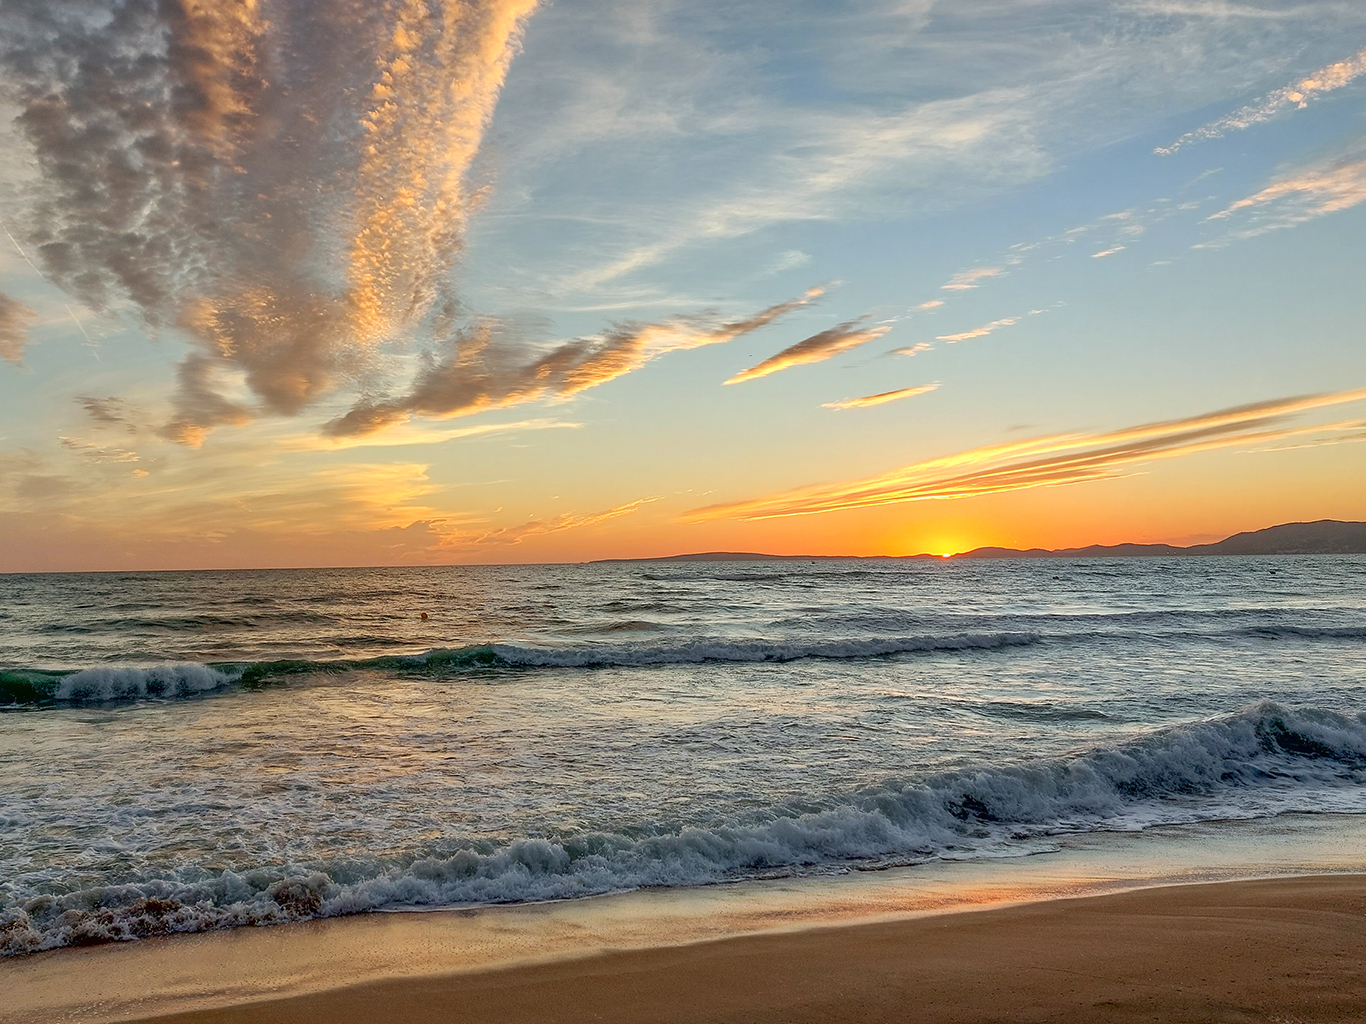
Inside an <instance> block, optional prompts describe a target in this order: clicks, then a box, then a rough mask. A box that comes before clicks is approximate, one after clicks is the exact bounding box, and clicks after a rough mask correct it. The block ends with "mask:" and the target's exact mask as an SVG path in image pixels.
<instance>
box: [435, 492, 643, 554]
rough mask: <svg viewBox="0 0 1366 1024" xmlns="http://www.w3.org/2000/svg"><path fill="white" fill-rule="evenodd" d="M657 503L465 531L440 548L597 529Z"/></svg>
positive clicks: (636, 503)
mask: <svg viewBox="0 0 1366 1024" xmlns="http://www.w3.org/2000/svg"><path fill="white" fill-rule="evenodd" d="M658 500H659V499H658V498H657V497H652V498H638V499H636V500H635V501H628V502H627V503H626V504H624V505H617V506H616V507H615V508H609V509H604V510H603V511H601V512H588V513H583V514H580V513H575V512H566V513H564V514H562V515H558V516H552V517H550V518H548V519H532V520H530V521H529V522H525V523H519V524H517V525H516V526H504V527H499V528H496V529H492V530H487V531H485V532H483V533H479V532H468V531H466V532H463V533H455V534H452V535H450V536H449V537H447V538H445V539H444V540H443V541H442V545H441V546H442V547H444V548H452V547H469V546H473V545H488V544H519V543H521V542H522V541H523V540H525V539H526V538H528V537H539V536H542V535H544V534H548V533H562V532H563V531H565V530H578V529H582V528H584V527H587V526H597V525H598V524H599V523H605V522H608V521H609V520H612V519H620V518H621V517H622V516H628V515H631V514H632V513H633V512H637V511H639V510H640V507H641V506H642V505H648V504H650V503H651V502H653V501H658Z"/></svg>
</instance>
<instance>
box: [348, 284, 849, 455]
mask: <svg viewBox="0 0 1366 1024" xmlns="http://www.w3.org/2000/svg"><path fill="white" fill-rule="evenodd" d="M822 294H824V292H823V289H820V288H810V289H808V290H807V291H806V293H805V294H804V295H802V296H801V297H800V298H796V299H791V300H789V301H787V302H780V303H778V304H777V305H774V306H770V307H768V308H767V309H764V310H761V311H759V312H758V313H755V314H753V315H752V316H748V317H745V318H743V319H740V320H730V321H723V322H719V323H718V322H716V321H715V320H714V319H712V318H701V317H679V318H676V319H674V320H668V321H664V322H662V323H647V324H641V323H625V324H617V325H616V326H614V327H613V328H611V329H610V330H608V331H606V332H604V333H602V334H598V335H593V336H591V337H587V338H574V339H572V340H570V341H565V342H560V343H558V344H556V345H555V346H553V347H551V348H550V349H549V350H547V351H544V352H542V353H541V354H540V355H537V356H535V357H534V358H532V359H529V360H527V359H524V358H522V357H521V354H520V352H518V351H516V349H515V347H514V346H511V345H506V344H498V338H497V334H496V332H497V327H498V325H496V324H495V323H493V322H491V321H486V322H483V323H480V324H477V325H476V326H475V327H474V328H472V329H470V330H466V331H462V332H458V333H457V336H456V339H455V345H454V349H455V350H454V352H453V353H452V354H451V355H449V356H447V357H446V358H444V359H440V360H438V359H435V358H429V359H428V361H427V363H426V365H424V366H423V368H422V369H421V370H420V371H419V372H418V374H417V377H416V379H415V380H414V381H413V384H412V387H411V389H410V390H409V391H408V393H407V394H405V395H402V396H401V397H399V398H394V399H384V400H375V401H370V402H362V403H360V404H358V405H356V406H355V408H353V409H352V410H351V411H350V412H348V413H347V414H346V415H344V416H341V417H339V418H337V419H335V420H332V421H331V422H330V423H328V424H327V426H326V427H325V428H324V433H325V434H327V435H328V436H331V437H351V436H358V435H363V434H369V433H372V432H374V431H376V430H379V429H381V428H383V427H386V426H389V425H390V424H393V423H398V422H401V421H403V420H405V419H407V418H408V417H409V416H411V415H414V414H417V415H422V416H433V417H448V416H462V415H466V414H468V413H473V412H479V411H480V410H483V409H494V408H502V407H505V406H510V405H517V404H519V403H522V402H530V401H534V400H536V399H539V398H545V397H552V398H567V397H569V396H571V395H576V394H578V393H579V392H581V391H585V390H587V389H588V388H592V387H596V386H597V385H599V384H605V383H607V382H608V381H610V380H615V379H616V378H617V377H620V376H622V375H623V374H626V373H630V372H631V371H632V370H636V369H639V368H640V367H641V366H644V365H645V364H646V363H647V362H649V361H650V360H651V359H654V358H656V357H658V356H661V355H664V354H665V353H667V352H675V351H678V350H681V349H692V348H700V347H702V346H704V345H716V344H721V343H723V342H727V341H730V340H732V339H733V338H738V337H740V336H741V335H742V334H748V333H749V332H751V331H756V330H758V329H759V328H760V327H764V326H767V325H768V324H770V323H772V322H773V321H774V320H777V319H778V318H779V317H781V316H784V315H786V314H787V313H790V312H792V311H793V310H796V309H800V308H801V307H803V306H806V305H808V304H810V303H812V302H814V301H815V300H816V299H817V298H819V297H820V296H821V295H822Z"/></svg>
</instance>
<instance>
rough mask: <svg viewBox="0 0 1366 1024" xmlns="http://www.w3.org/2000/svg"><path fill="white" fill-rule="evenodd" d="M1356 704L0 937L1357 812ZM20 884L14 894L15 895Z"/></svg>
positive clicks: (192, 925) (728, 874) (115, 889)
mask: <svg viewBox="0 0 1366 1024" xmlns="http://www.w3.org/2000/svg"><path fill="white" fill-rule="evenodd" d="M1363 783H1366V714H1359V715H1355V716H1351V715H1342V714H1337V713H1334V712H1331V711H1326V710H1318V709H1314V708H1301V709H1294V710H1292V709H1289V708H1286V707H1282V706H1280V705H1277V704H1273V703H1269V702H1265V703H1262V704H1259V705H1257V706H1255V707H1253V708H1250V709H1248V710H1247V711H1245V712H1243V713H1241V714H1238V715H1234V716H1230V717H1222V718H1218V719H1213V720H1209V721H1203V722H1199V723H1196V724H1192V725H1187V726H1181V727H1176V728H1170V729H1164V730H1160V731H1156V732H1153V733H1151V734H1149V735H1146V736H1144V737H1141V738H1139V739H1137V740H1135V741H1133V742H1129V743H1126V744H1122V745H1119V746H1114V747H1102V748H1098V749H1093V750H1091V751H1088V752H1086V753H1083V754H1079V755H1076V756H1074V757H1070V758H1056V759H1049V760H1042V761H1036V762H1030V763H1024V764H1020V765H1016V766H1010V767H989V766H985V765H983V766H980V767H978V768H975V769H972V770H967V771H959V772H950V773H940V774H938V775H932V776H929V777H926V778H923V779H920V780H911V781H907V782H902V783H897V782H889V783H887V784H884V785H882V786H879V787H874V788H867V789H861V790H858V791H855V792H851V793H847V794H845V795H844V796H842V797H837V798H832V799H827V800H825V801H823V802H822V801H817V806H815V807H814V809H810V810H806V811H804V812H800V813H799V812H795V811H788V810H785V809H784V808H783V807H778V806H774V807H770V808H769V809H768V810H767V811H766V812H763V813H761V814H757V815H756V814H754V813H752V812H751V813H749V814H748V815H747V816H746V817H745V818H743V819H738V818H737V819H736V820H734V821H733V822H732V823H731V824H727V825H722V826H719V827H715V828H683V829H680V830H678V831H676V832H672V833H661V834H655V835H644V836H639V837H635V838H632V837H630V836H627V835H624V834H620V833H585V834H571V835H565V836H560V837H555V838H550V837H525V838H521V839H517V840H514V841H512V842H509V843H506V844H503V845H495V844H491V843H487V842H476V841H469V842H468V843H467V844H466V845H465V846H464V848H461V849H458V850H455V851H454V852H450V851H449V850H448V851H447V852H445V853H444V854H442V855H439V856H438V855H430V856H414V857H411V858H404V859H401V860H398V861H391V862H380V861H375V862H372V863H369V864H360V863H357V862H355V861H350V862H347V863H345V864H337V865H331V866H329V865H327V864H324V863H321V862H319V863H313V864H282V865H275V866H261V867H259V868H256V869H253V870H250V871H222V872H219V873H217V874H209V875H206V874H205V873H204V872H202V871H193V870H186V871H184V872H180V873H174V872H173V873H171V874H167V875H163V876H160V877H148V878H142V879H137V880H131V881H128V882H125V883H122V884H118V885H106V886H95V887H91V888H87V889H83V890H79V891H75V892H69V893H65V894H62V895H31V896H28V897H23V896H19V898H10V899H7V900H6V904H7V905H6V906H4V907H3V908H0V952H3V953H5V954H10V955H12V954H18V953H25V952H31V951H35V950H40V949H49V948H54V947H58V946H64V945H71V944H76V943H89V942H98V941H118V940H127V939H134V938H140V937H145V936H149V935H160V934H168V933H171V932H184V931H199V930H204V929H210V928H224V927H234V926H238V925H244V924H271V923H278V922H283V921H290V920H300V919H304V918H309V917H329V916H335V915H340V914H349V913H358V912H363V911H370V910H377V909H392V908H401V907H448V906H460V905H470V904H491V903H507V902H518V901H527V900H546V899H565V898H571V897H580V896H588V895H594V894H601V893H608V892H616V891H622V890H627V889H633V888H638V887H642V886H689V885H701V884H708V883H713V882H720V881H727V880H734V879H742V878H750V877H756V876H771V875H780V874H792V873H801V872H810V871H817V872H820V871H826V872H828V871H841V870H848V869H849V868H851V867H864V866H887V865H892V864H910V863H916V862H921V861H926V860H931V859H935V858H956V859H961V858H980V857H1004V856H1013V855H1023V854H1027V853H1033V852H1038V851H1040V850H1044V849H1048V848H1050V847H1051V846H1052V844H1053V843H1054V842H1055V841H1056V837H1057V836H1058V835H1060V834H1065V833H1077V832H1085V831H1090V830H1095V829H1104V830H1117V829H1126V830H1136V829H1144V828H1149V827H1152V826H1155V825H1163V824H1174V823H1186V822H1197V821H1208V820H1220V819H1232V818H1253V817H1263V816H1269V815H1274V814H1280V813H1286V812H1326V811H1334V812H1351V813H1362V812H1366V785H1363ZM15 895H18V894H15Z"/></svg>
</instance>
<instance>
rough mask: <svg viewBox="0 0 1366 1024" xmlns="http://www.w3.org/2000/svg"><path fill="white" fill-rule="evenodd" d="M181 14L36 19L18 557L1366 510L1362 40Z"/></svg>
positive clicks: (18, 302) (1006, 531) (1019, 528)
mask: <svg viewBox="0 0 1366 1024" xmlns="http://www.w3.org/2000/svg"><path fill="white" fill-rule="evenodd" d="M175 10H176V8H175V5H171V6H169V7H163V8H159V9H158V8H155V7H154V6H151V5H149V6H146V7H145V8H144V7H142V6H140V5H139V4H136V3H110V2H74V3H68V4H57V5H52V4H36V3H35V4H30V3H27V2H16V3H13V4H10V5H7V8H6V10H5V12H4V13H3V14H0V22H3V25H0V27H3V28H4V29H6V31H5V32H4V33H3V35H4V37H5V38H6V40H9V41H10V42H8V43H7V49H6V51H5V54H4V59H3V64H0V83H3V91H0V120H3V123H4V126H3V129H2V130H3V131H4V132H5V133H6V136H5V139H4V142H3V145H0V154H2V155H0V217H3V219H4V222H5V227H6V230H7V232H8V233H9V235H10V236H11V237H10V238H0V243H4V245H5V246H7V248H6V249H5V251H4V254H3V256H0V293H3V295H4V296H5V298H4V299H2V300H0V356H3V357H4V358H3V359H0V520H3V523H4V526H5V530H4V532H5V534H6V535H7V538H6V539H5V540H0V569H3V568H12V569H42V568H84V567H91V568H95V567H138V566H147V567H169V566H201V565H258V564H373V563H382V562H395V561H397V562H404V561H435V562H448V561H537V560H543V559H544V560H551V559H564V558H569V559H574V558H583V557H598V556H604V555H622V554H662V553H669V552H671V551H676V550H684V549H689V550H696V549H705V548H716V547H722V548H744V549H751V550H752V549H763V550H788V551H813V552H816V551H819V552H853V553H891V554H900V553H909V552H914V551H924V550H929V551H939V550H952V549H959V548H961V547H968V546H972V545H974V544H979V543H1007V544H1019V545H1032V544H1046V545H1056V544H1071V543H1087V542H1091V541H1118V540H1126V539H1140V540H1174V541H1178V542H1182V541H1190V540H1195V539H1208V538H1210V537H1212V536H1222V535H1224V534H1225V533H1229V532H1234V531H1235V530H1238V529H1249V528H1257V527H1259V526H1265V525H1270V524H1271V523H1272V522H1277V521H1283V520H1287V519H1309V518H1322V517H1329V516H1331V517H1336V518H1363V517H1366V460H1364V459H1363V457H1362V452H1363V449H1362V448H1361V447H1360V446H1359V445H1358V444H1356V443H1355V442H1356V441H1358V440H1360V439H1361V438H1362V436H1363V434H1366V422H1363V417H1366V402H1364V401H1363V398H1362V396H1361V395H1360V394H1358V391H1359V389H1361V388H1363V387H1366V346H1363V345H1362V343H1361V341H1362V333H1361V326H1360V325H1361V324H1362V322H1363V317H1362V313H1363V307H1366V297H1364V296H1366V289H1362V288H1361V285H1360V281H1361V279H1362V271H1363V269H1364V268H1363V259H1362V255H1361V252H1362V250H1361V244H1360V239H1361V238H1362V237H1363V230H1362V229H1363V227H1366V222H1364V220H1363V218H1366V125H1364V124H1363V113H1364V112H1366V111H1364V108H1363V99H1364V98H1366V8H1363V7H1361V5H1359V4H1353V3H1340V2H1303V3H1272V2H1262V3H1226V2H1216V0H1209V2H1194V0H1191V2H1164V0H1153V2H1137V3H1098V2H1081V0H1070V2H1069V0H1030V2H1011V3H1005V2H999V3H996V2H953V3H947V2H942V3H934V2H928V0H911V2H903V3H873V2H869V3H859V4H854V3H850V4H830V3H823V4H816V3H806V4H803V3H792V4H757V3H756V4H744V3H740V4H737V3H727V4H707V3H688V4H682V3H679V4H671V3H660V2H649V3H646V2H619V3H589V2H580V3H569V2H561V3H557V4H553V5H541V6H539V7H538V6H536V5H535V4H533V3H532V2H531V0H499V2H496V3H483V4H474V5H470V6H469V7H467V8H465V7H459V5H455V4H452V5H450V6H449V7H447V6H444V5H443V4H441V3H439V2H436V0H432V2H430V3H397V2H393V3H381V4H375V5H367V6H365V7H355V6H352V5H350V4H347V3H343V2H341V0H335V2H329V3H311V4H305V3H301V2H294V3H288V2H283V0H275V2H272V0H261V2H260V3H259V4H243V5H240V6H239V5H224V6H223V7H222V8H220V9H216V13H214V14H212V15H210V16H204V15H202V13H201V14H199V15H196V14H195V13H194V9H193V8H186V10H187V11H189V12H190V13H188V14H185V15H183V16H181V17H179V19H178V20H177V18H175V17H172V16H171V15H170V14H168V13H167V12H168V11H169V12H172V13H174V11H175ZM196 19H198V20H196ZM461 19H463V20H461ZM453 26H454V27H453ZM130 52H131V53H138V54H141V55H142V56H143V58H144V62H143V63H142V64H141V65H138V67H139V68H140V69H142V70H139V71H138V72H137V75H138V76H141V77H137V78H136V80H134V76H132V74H131V73H130V72H129V71H128V68H127V67H126V66H124V65H120V64H119V63H118V59H119V55H120V54H121V53H122V54H127V53H130ZM147 68H151V69H153V70H151V71H147V70H146V69H147ZM187 97H188V99H187ZM168 154H169V155H168ZM173 157H174V158H173ZM727 382H729V383H727ZM1305 395H1314V396H1321V397H1319V398H1316V399H1313V400H1312V401H1308V402H1306V401H1304V400H1302V398H1301V396H1305ZM873 396H883V397H884V398H885V400H881V401H877V402H866V403H865V402H863V401H861V400H863V399H869V398H871V397H873ZM888 396H890V397H888ZM1257 403H1261V404H1257ZM1253 405H1255V408H1250V409H1245V410H1244V411H1242V412H1240V413H1236V414H1232V415H1224V414H1223V413H1221V410H1226V409H1229V408H1234V407H1244V406H1253ZM1148 424H1160V425H1161V424H1165V426H1161V427H1160V428H1158V429H1147V428H1146V427H1144V425H1148ZM1139 427H1144V429H1141V430H1137V431H1135V430H1134V428H1139ZM1059 439H1062V440H1059ZM1135 445H1136V446H1137V447H1134V446H1135ZM1083 457H1084V458H1083ZM963 465H971V466H974V467H978V466H981V467H985V468H986V469H987V470H989V472H988V474H987V475H986V476H980V475H978V476H974V477H973V478H972V479H971V480H965V479H962V477H961V473H959V471H958V469H957V468H956V467H959V466H963ZM907 481H914V482H915V483H914V486H913V487H911V486H909V485H908V484H907Z"/></svg>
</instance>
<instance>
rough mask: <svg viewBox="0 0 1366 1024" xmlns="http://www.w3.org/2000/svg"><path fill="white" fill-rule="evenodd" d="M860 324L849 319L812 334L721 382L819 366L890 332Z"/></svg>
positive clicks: (879, 327) (739, 381)
mask: <svg viewBox="0 0 1366 1024" xmlns="http://www.w3.org/2000/svg"><path fill="white" fill-rule="evenodd" d="M861 323H863V321H862V320H849V321H846V322H845V323H842V324H837V325H836V326H834V327H831V328H828V329H827V330H824V331H821V332H820V333H819V334H813V335H812V336H811V337H809V338H806V339H805V340H803V341H799V342H797V344H795V345H791V346H789V347H787V348H785V349H783V350H782V351H781V352H779V353H778V354H777V355H773V356H769V357H768V358H767V359H765V360H764V361H763V362H762V363H759V364H757V365H755V366H751V367H750V368H749V369H748V370H741V371H740V372H739V373H737V374H736V375H735V376H734V377H731V378H730V379H729V380H727V381H726V382H725V383H727V384H741V383H743V382H745V381H747V380H755V379H757V378H759V377H767V376H768V375H769V374H770V373H777V372H778V371H779V370H786V369H788V368H789V367H792V366H802V365H804V364H806V363H819V362H821V361H823V360H826V359H829V358H831V357H832V356H837V355H839V354H840V353H841V352H847V351H848V350H849V349H851V348H855V347H857V346H859V345H862V344H863V343H864V342H866V341H872V340H873V339H874V338H880V337H882V336H883V335H884V334H886V333H887V332H888V331H889V330H891V328H890V327H888V326H886V325H885V324H880V325H878V326H876V327H861V326H859V325H860V324H861Z"/></svg>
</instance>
